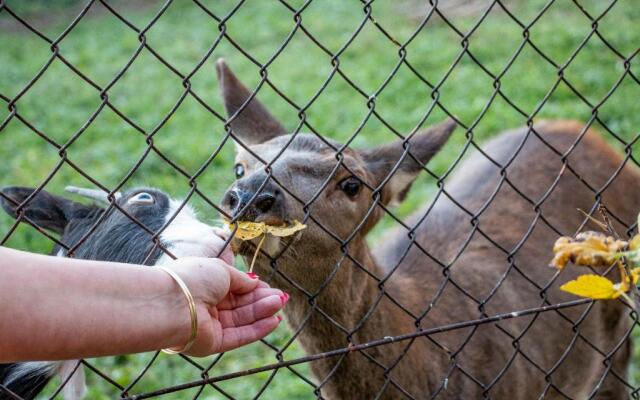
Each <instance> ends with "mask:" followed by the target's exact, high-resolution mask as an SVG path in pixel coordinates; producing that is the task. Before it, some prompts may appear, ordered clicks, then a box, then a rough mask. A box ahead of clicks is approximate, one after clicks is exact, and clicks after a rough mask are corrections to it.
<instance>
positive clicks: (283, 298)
mask: <svg viewBox="0 0 640 400" xmlns="http://www.w3.org/2000/svg"><path fill="white" fill-rule="evenodd" d="M280 301H282V305H285V304H287V301H289V293H282V294H281V295H280Z"/></svg>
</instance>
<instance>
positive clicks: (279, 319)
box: [276, 314, 282, 323]
mask: <svg viewBox="0 0 640 400" xmlns="http://www.w3.org/2000/svg"><path fill="white" fill-rule="evenodd" d="M276 319H277V320H278V323H280V322H282V315H280V314H278V315H276Z"/></svg>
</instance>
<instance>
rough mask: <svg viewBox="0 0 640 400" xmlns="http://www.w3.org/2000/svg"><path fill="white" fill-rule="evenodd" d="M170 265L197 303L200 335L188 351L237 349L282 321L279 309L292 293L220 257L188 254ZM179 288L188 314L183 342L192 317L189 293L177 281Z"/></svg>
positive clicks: (182, 306)
mask: <svg viewBox="0 0 640 400" xmlns="http://www.w3.org/2000/svg"><path fill="white" fill-rule="evenodd" d="M165 267H167V268H169V269H171V270H172V271H174V272H175V273H177V274H178V275H179V276H180V278H182V280H183V281H184V283H185V284H186V285H187V287H188V288H189V290H190V292H191V294H192V296H193V298H194V301H195V303H196V310H197V314H198V335H197V336H196V340H195V342H194V343H193V346H191V348H190V349H189V350H188V351H187V352H186V353H185V354H187V355H191V356H197V357H203V356H207V355H210V354H213V353H220V352H224V351H228V350H232V349H235V348H237V347H240V346H242V345H245V344H248V343H251V342H254V341H256V340H259V339H261V338H263V337H265V336H266V335H268V334H269V333H271V332H272V331H273V330H274V329H275V328H276V327H277V326H278V324H279V323H280V321H281V317H280V316H276V315H275V314H276V313H277V312H278V311H279V310H281V309H282V307H283V306H284V304H285V303H286V301H287V300H288V298H289V296H288V295H287V294H285V293H283V292H282V291H281V290H279V289H272V288H270V287H269V286H268V285H267V284H266V283H264V282H262V281H260V280H259V279H258V278H257V277H254V275H249V274H246V273H244V272H241V271H239V270H237V269H236V268H234V267H232V266H230V265H228V264H227V263H225V262H224V261H222V260H221V259H217V258H196V257H185V258H179V259H177V260H173V261H172V262H170V263H168V264H166V265H165ZM175 290H176V293H177V294H179V296H180V297H176V298H177V299H178V298H179V301H180V306H179V307H180V309H181V310H184V311H183V312H182V314H181V315H183V316H184V317H181V318H185V324H184V325H185V328H184V335H183V339H182V341H181V342H180V344H178V345H177V346H176V347H177V348H179V347H180V346H181V345H184V343H186V342H187V341H188V337H189V336H188V334H189V327H190V323H191V322H190V318H189V313H188V312H187V307H186V299H185V298H184V295H183V294H182V292H181V291H180V289H179V288H178V287H177V286H176V289H175Z"/></svg>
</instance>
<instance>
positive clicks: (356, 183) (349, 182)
mask: <svg viewBox="0 0 640 400" xmlns="http://www.w3.org/2000/svg"><path fill="white" fill-rule="evenodd" d="M338 186H339V187H340V190H342V191H343V192H344V193H345V194H346V195H347V196H349V197H356V196H357V195H358V193H360V188H361V187H362V182H360V179H358V178H356V177H355V176H350V177H348V178H346V179H343V180H342V181H340V183H339V184H338Z"/></svg>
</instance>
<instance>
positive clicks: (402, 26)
mask: <svg viewBox="0 0 640 400" xmlns="http://www.w3.org/2000/svg"><path fill="white" fill-rule="evenodd" d="M427 3H428V2H427V1H418V0H405V1H393V0H376V1H373V2H370V4H368V2H361V1H358V0H315V1H303V0H279V1H278V0H246V1H239V0H233V1H232V0H207V1H205V0H199V1H175V2H164V1H153V0H136V1H124V0H112V1H104V2H100V1H94V2H89V3H87V1H85V0H49V1H45V0H30V1H19V0H8V1H5V4H6V6H7V8H2V6H0V105H2V107H0V186H9V185H20V186H40V185H42V184H43V183H44V182H45V181H47V179H48V178H49V176H50V174H51V173H52V171H54V170H56V168H57V166H58V164H59V163H60V155H59V150H58V149H57V148H56V146H55V144H53V143H56V144H58V145H61V146H62V145H68V148H67V150H66V151H67V156H68V159H69V161H70V162H71V163H73V165H75V166H77V167H78V168H80V169H81V170H83V171H85V172H86V173H87V174H88V175H90V176H91V177H92V178H93V179H95V180H96V181H98V182H100V184H102V185H104V186H105V187H109V188H115V187H117V186H119V185H122V184H123V188H125V189H126V188H131V187H135V186H140V185H145V186H153V187H157V188H159V189H161V190H164V191H166V192H167V193H169V194H171V195H172V196H175V197H178V198H179V197H184V196H185V195H186V194H187V193H188V192H189V188H190V187H189V177H190V176H192V175H193V174H195V173H196V172H197V171H198V170H200V168H201V167H202V166H203V165H204V164H205V163H206V161H207V160H208V159H209V158H210V157H211V156H212V155H214V154H215V157H214V159H213V161H212V163H211V164H210V165H209V166H208V167H207V168H206V169H205V171H204V172H203V173H202V174H201V175H199V176H198V178H197V183H198V187H199V189H200V190H202V191H203V193H205V194H206V196H207V197H208V198H209V199H211V200H213V201H216V202H217V201H218V199H220V197H221V194H222V193H223V192H224V190H225V189H226V188H227V187H228V186H229V185H230V184H231V183H232V181H233V179H234V177H233V171H232V168H233V155H234V151H233V143H231V142H230V141H227V142H224V145H222V144H223V141H224V138H225V130H224V121H223V119H221V118H220V117H219V116H223V115H224V110H223V108H222V105H221V102H220V98H219V95H218V89H217V80H216V74H215V64H214V63H215V60H216V59H218V58H220V57H224V58H225V59H226V60H227V63H228V64H229V66H230V67H231V68H232V69H233V70H234V71H235V73H236V74H237V75H238V76H239V77H240V79H242V80H243V81H244V82H245V83H246V84H247V86H248V87H250V88H252V89H253V88H255V87H256V86H257V85H258V83H259V82H260V67H259V65H258V64H260V65H264V64H265V63H269V64H268V68H267V71H268V77H269V80H270V82H271V83H272V84H273V85H274V86H275V87H276V88H277V89H278V91H280V92H282V93H283V94H284V95H286V96H287V98H288V99H289V101H290V102H292V103H293V104H295V105H296V106H293V105H292V104H290V103H289V102H288V101H286V100H284V99H283V98H282V97H281V96H280V95H279V94H278V93H277V92H276V91H275V90H273V88H271V87H269V85H263V86H262V88H261V89H260V92H259V98H260V99H261V101H263V102H264V103H265V104H267V105H268V107H269V108H270V109H271V110H272V112H273V113H274V114H275V115H276V116H277V117H278V118H279V119H280V120H281V121H284V122H285V125H286V126H287V128H288V129H291V130H294V129H295V128H296V127H297V126H298V125H299V124H300V122H301V119H300V115H301V114H300V110H301V109H304V122H305V124H306V126H303V127H302V129H301V130H302V131H309V130H311V129H313V130H314V131H316V132H318V133H319V134H321V135H325V136H327V137H331V138H334V139H337V140H340V141H343V142H346V141H348V140H351V138H352V137H353V141H352V142H351V144H350V145H351V146H353V147H365V146H367V145H369V144H378V143H381V142H388V141H391V140H394V139H396V138H398V135H399V134H406V133H408V132H411V131H412V130H413V129H415V128H416V127H418V126H420V125H422V126H428V125H431V124H434V123H437V122H439V121H441V120H443V119H444V118H445V116H446V114H445V113H444V112H443V111H442V109H440V108H439V107H435V108H434V109H433V110H432V105H433V98H434V97H436V98H438V100H439V102H440V104H441V105H442V107H444V108H446V109H447V110H448V112H449V113H451V114H452V115H455V116H456V117H457V118H458V119H459V120H460V121H461V122H462V123H463V124H465V125H466V126H467V127H472V129H471V130H469V131H465V129H458V131H456V133H455V134H454V136H453V139H452V140H451V141H450V142H449V144H448V145H447V146H446V148H445V149H444V151H442V152H441V153H440V154H439V155H438V157H436V158H435V159H434V160H433V161H432V162H431V163H430V165H429V167H430V169H431V170H432V171H434V172H435V173H436V174H438V175H442V174H444V173H446V172H447V171H448V170H449V169H451V168H453V169H455V161H456V160H457V159H458V158H459V157H461V156H464V154H465V152H468V151H470V147H467V146H465V145H466V144H467V143H468V141H469V139H471V138H472V139H473V143H474V144H476V143H477V144H479V145H481V144H482V143H483V142H484V141H486V140H487V139H488V138H490V137H491V136H493V135H496V134H497V133H499V132H501V131H504V130H507V129H510V128H515V127H518V126H523V125H525V124H526V123H527V121H528V120H529V119H533V120H535V121H537V120H541V119H577V120H580V121H584V122H586V121H590V120H593V118H594V117H597V120H595V121H594V125H593V126H594V127H595V128H596V129H598V130H599V131H600V132H601V133H602V135H603V137H605V138H606V139H607V140H608V141H609V142H610V143H612V144H613V145H614V146H615V147H616V148H618V149H619V150H620V151H623V150H624V149H625V146H627V145H629V147H630V148H631V149H632V150H635V148H636V145H635V138H636V135H637V133H638V129H637V127H638V126H640V125H639V124H638V122H640V113H638V110H637V101H638V98H640V84H639V83H640V81H639V80H638V76H639V75H638V74H640V71H639V68H638V66H637V64H638V62H637V61H636V60H637V58H634V57H635V55H636V52H637V51H638V50H639V47H640V31H639V30H638V29H637V21H638V20H640V19H639V18H640V7H638V3H637V1H635V0H620V1H608V0H607V1H602V0H580V1H578V0H574V1H571V0H556V1H553V0H552V1H549V0H527V1H525V0H510V1H502V2H500V3H494V2H493V1H484V0H448V1H446V0H441V1H439V2H438V4H439V5H438V9H439V11H440V13H441V15H437V14H435V13H434V15H433V16H432V17H430V18H429V19H428V20H427V21H426V23H425V18H426V16H427V15H429V13H430V11H431V7H430V6H428V4H427ZM80 15H82V18H79V19H78V16H80ZM443 16H444V18H442V17H443ZM21 21H24V22H26V23H27V24H28V25H29V26H27V25H25V23H24V22H21ZM221 31H222V32H224V34H225V35H224V36H221ZM52 42H53V43H55V45H52ZM143 44H144V45H143ZM399 44H400V45H402V48H401V47H400V45H399ZM276 54H277V56H276V57H275V59H273V58H274V55H276ZM56 55H59V57H57V56H56ZM404 56H406V61H407V63H401V64H400V66H399V67H398V64H399V63H400V61H401V57H404ZM334 57H335V59H337V60H338V62H339V68H340V72H341V74H335V75H332V71H333V70H334V66H333V65H332V59H333V58H334ZM61 58H62V59H61ZM625 60H626V61H625ZM409 65H410V67H409ZM396 68H397V70H396ZM123 71H124V74H123V75H121V76H120V74H121V73H122V72H123ZM343 75H344V76H343ZM82 76H84V77H86V78H87V79H88V80H90V81H91V82H92V83H89V82H88V81H87V80H86V79H84V78H83V77H82ZM184 77H189V78H188V83H189V85H190V86H189V87H190V90H191V93H186V92H185V90H186V89H185V85H184V84H183V81H184ZM329 77H331V79H330V80H329V82H328V83H327V79H329ZM345 77H346V78H347V79H345ZM34 79H35V81H34ZM325 85H326V86H325ZM434 87H435V88H437V90H434ZM105 88H106V89H107V90H106V92H105V91H104V90H105ZM25 90H26V91H25ZM101 92H104V93H101ZM372 95H375V113H374V114H372V113H371V112H370V108H369V107H368V105H367V104H368V99H369V97H370V96H372ZM16 98H17V101H16ZM105 98H108V101H109V105H108V106H105V105H104V101H103V99H105ZM369 105H371V103H369ZM13 111H17V115H13V113H12V112H13ZM216 113H218V114H219V116H216ZM425 116H427V118H426V121H424V123H423V119H424V118H425ZM39 133H40V134H39ZM78 133H81V134H80V135H79V136H77V134H78ZM151 133H153V135H154V136H153V143H154V145H155V150H154V151H151V152H149V153H148V154H146V151H147V148H148V145H147V142H146V139H147V138H146V137H145V134H151ZM43 135H44V136H46V137H47V138H49V139H50V140H46V139H45V138H43ZM221 145H222V147H221V148H220V149H218V148H219V146H221ZM163 158H166V159H168V160H170V161H171V163H173V165H171V163H168V162H167V161H165V159H163ZM138 163H140V165H139V167H138V168H136V169H135V171H134V172H133V174H132V176H131V178H130V179H128V180H126V181H125V178H126V177H127V176H128V174H129V172H130V171H131V170H132V169H133V168H134V167H135V166H136V165H137V164H138ZM70 184H71V185H76V186H86V187H92V186H93V184H92V183H91V182H90V181H89V180H87V179H86V178H85V177H83V176H82V175H81V174H79V173H78V172H77V171H76V170H75V169H74V168H73V167H72V166H71V165H70V164H69V163H63V164H62V165H61V166H60V168H59V169H57V172H55V174H54V175H53V177H52V178H51V179H50V181H49V182H48V183H47V185H46V190H49V191H51V192H53V193H57V194H62V193H63V189H64V187H65V186H66V185H70ZM436 188H437V187H436V181H435V179H433V178H432V177H430V176H429V174H426V173H424V174H423V176H422V177H420V178H419V180H418V182H417V183H416V184H415V185H414V186H413V190H412V192H411V195H410V196H409V199H408V200H407V201H406V202H404V203H403V204H402V205H401V206H400V207H399V208H398V209H397V210H395V212H396V213H397V214H398V215H399V216H401V217H406V216H408V215H409V214H410V213H411V212H412V211H415V210H417V209H419V208H420V206H421V205H422V204H426V203H427V202H428V200H429V199H430V198H431V195H432V194H433V193H435V191H436ZM191 203H193V205H194V207H196V208H197V209H198V210H199V211H200V216H201V217H202V218H203V219H204V220H206V221H207V222H209V223H212V221H214V220H217V219H219V216H218V214H217V212H216V210H215V209H214V208H213V207H211V206H210V205H209V204H207V202H206V201H204V200H203V199H201V198H199V197H198V196H194V197H193V198H192V199H191ZM392 224H393V222H392V219H391V218H387V219H386V220H385V221H384V223H383V224H380V226H379V227H378V228H377V229H376V231H375V232H374V233H373V235H372V236H371V240H372V241H373V242H375V241H376V239H377V237H379V235H380V233H381V232H383V231H384V230H385V229H387V228H389V227H390V226H391V225H392ZM12 227H13V221H12V220H11V219H10V218H9V217H8V216H6V215H5V214H3V213H0V240H2V239H3V238H4V242H3V244H4V245H6V246H10V247H14V248H18V249H24V250H30V251H36V252H42V253H46V252H49V251H50V250H51V248H52V243H51V241H50V240H47V239H46V238H45V237H44V236H43V235H41V234H40V233H38V232H37V231H36V230H34V229H32V228H30V227H28V226H26V225H24V224H22V225H20V226H18V227H17V229H16V230H15V231H13V232H12V233H11V234H9V232H10V231H11V230H12ZM550 251H551V249H550ZM290 339H291V334H290V333H289V332H288V331H287V329H286V328H285V327H281V328H279V330H278V331H277V333H275V334H273V335H271V336H270V337H269V338H268V339H267V342H269V343H270V344H271V345H272V346H274V348H278V349H284V350H283V352H282V353H281V354H280V355H281V356H282V357H283V358H284V359H291V358H295V357H299V356H302V355H303V353H302V351H301V350H300V349H299V347H298V346H297V345H296V343H295V342H293V343H291V342H290ZM197 361H198V363H199V364H200V366H204V367H207V366H209V365H211V363H212V362H213V361H214V358H210V359H204V360H197ZM88 362H89V363H90V364H91V365H93V366H95V368H96V369H98V370H100V371H102V372H103V373H104V374H106V375H108V376H109V378H110V379H111V380H112V381H113V383H115V385H114V384H113V383H110V382H109V381H108V380H106V379H104V378H103V377H101V376H99V375H98V374H95V373H93V372H92V371H90V370H88V371H87V373H88V383H89V394H88V396H87V398H90V399H108V398H109V399H111V398H115V397H120V393H121V390H120V389H118V387H117V385H121V386H123V387H126V386H128V385H130V384H131V383H132V382H133V380H134V379H135V378H136V377H137V376H138V375H139V374H140V372H141V371H142V370H143V369H144V368H145V366H147V365H149V363H151V364H152V365H151V368H150V369H149V370H148V372H146V373H145V374H144V375H143V377H142V378H141V379H140V380H139V381H138V382H136V383H135V385H134V386H133V388H132V390H131V392H130V393H140V392H147V391H151V390H157V389H160V388H162V387H166V386H170V385H174V384H178V383H184V382H186V381H192V380H197V379H200V378H201V371H200V370H199V369H198V368H197V366H194V365H192V364H189V363H188V362H186V361H185V360H183V359H181V358H179V357H169V356H165V355H160V356H158V357H157V358H154V354H141V355H134V356H126V357H110V358H103V359H96V360H88ZM273 362H277V358H276V352H275V351H274V350H273V348H269V346H265V344H262V343H258V344H254V345H251V346H248V347H246V348H244V349H242V350H238V351H235V352H233V353H230V354H226V355H224V356H223V357H222V359H220V360H219V361H218V362H217V363H216V364H215V366H214V367H213V368H212V369H211V370H210V371H209V372H208V374H209V376H216V375H221V374H224V373H227V372H235V371H240V370H243V369H247V368H252V367H256V366H261V365H265V364H268V363H273ZM634 364H637V363H634ZM293 370H295V373H294V372H292V370H288V369H279V370H276V371H275V372H269V373H262V374H256V375H252V376H249V377H245V378H241V379H233V380H228V381H224V382H220V383H219V384H218V385H217V387H212V386H208V387H206V388H204V389H201V388H197V389H193V390H190V391H184V392H178V393H177V394H170V395H167V396H164V397H163V398H167V399H183V398H191V397H194V396H196V395H198V393H199V392H200V390H202V393H200V394H199V397H198V398H201V399H210V398H225V396H227V395H228V396H232V397H235V398H238V399H250V398H256V397H261V398H265V399H279V398H296V399H297V398H315V397H316V395H315V394H314V393H313V387H312V386H311V385H309V384H308V383H306V382H305V381H304V379H301V378H300V377H299V376H297V375H296V374H299V375H300V376H303V377H306V378H307V379H311V378H310V373H309V371H308V367H307V366H305V365H303V366H297V367H294V368H293ZM633 374H634V377H635V375H637V372H636V371H635V369H634V371H633ZM637 378H640V375H638V376H637V377H635V382H636V384H637V383H638V380H637ZM55 389H56V388H55V384H54V385H50V387H49V390H48V391H47V393H46V394H45V395H44V396H43V398H46V396H47V395H51V394H52V393H53V392H54V391H55ZM225 393H226V394H225Z"/></svg>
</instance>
